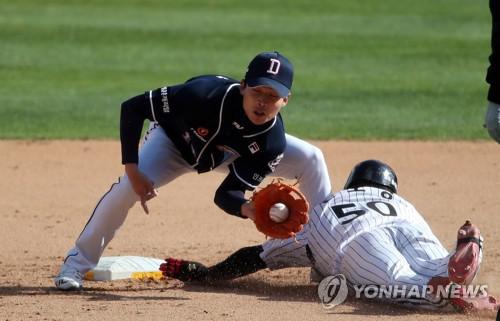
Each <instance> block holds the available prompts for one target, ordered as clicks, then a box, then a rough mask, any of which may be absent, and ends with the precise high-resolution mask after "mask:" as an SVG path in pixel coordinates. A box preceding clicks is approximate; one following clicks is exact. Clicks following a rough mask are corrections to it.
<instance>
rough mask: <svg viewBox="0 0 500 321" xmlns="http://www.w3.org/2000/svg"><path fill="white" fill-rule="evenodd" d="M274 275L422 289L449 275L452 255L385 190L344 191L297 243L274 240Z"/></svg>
mask: <svg viewBox="0 0 500 321" xmlns="http://www.w3.org/2000/svg"><path fill="white" fill-rule="evenodd" d="M263 248H264V251H263V252H262V254H261V258H262V259H263V260H264V262H266V264H267V266H268V267H269V268H271V269H277V268H283V267H289V266H313V267H314V269H315V270H316V271H317V272H319V273H320V274H321V275H323V276H328V275H335V274H339V273H342V274H344V275H345V276H346V277H347V279H348V280H349V281H350V282H352V283H354V284H421V285H425V284H427V282H428V281H429V280H430V279H431V278H432V277H434V276H446V275H447V262H448V252H447V250H446V249H445V248H444V247H443V246H442V245H441V243H440V242H439V240H438V239H437V238H436V236H434V234H433V233H432V231H431V229H430V227H429V226H428V224H427V223H426V222H425V220H424V218H423V217H422V216H421V215H420V213H418V211H417V210H416V209H415V207H414V206H413V205H411V204H410V203H409V202H408V201H406V200H404V199H403V198H402V197H400V196H398V195H397V194H393V193H390V192H388V191H386V190H383V189H379V188H373V187H361V188H357V189H348V190H343V191H340V192H338V193H335V194H333V195H331V196H330V198H329V199H327V200H326V201H325V202H323V203H322V204H320V205H318V206H316V207H315V208H313V210H312V211H311V213H310V219H309V223H308V224H307V225H306V226H305V227H304V230H303V231H301V232H300V233H298V234H297V237H296V240H294V239H288V240H283V241H282V240H270V241H268V242H266V243H264V245H263Z"/></svg>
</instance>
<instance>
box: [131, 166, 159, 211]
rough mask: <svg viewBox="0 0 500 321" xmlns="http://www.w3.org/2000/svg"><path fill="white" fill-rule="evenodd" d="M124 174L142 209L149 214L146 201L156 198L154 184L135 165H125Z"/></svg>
mask: <svg viewBox="0 0 500 321" xmlns="http://www.w3.org/2000/svg"><path fill="white" fill-rule="evenodd" d="M125 172H126V173H127V176H128V178H129V180H130V184H131V185H132V188H133V189H134V192H135V193H136V194H137V195H139V198H140V200H141V206H142V209H143V210H144V212H145V213H146V214H149V209H148V206H147V204H146V202H147V201H149V200H150V199H152V198H154V197H156V195H158V192H157V191H156V190H155V188H154V183H153V181H151V180H150V179H149V178H148V177H147V176H146V175H144V174H143V173H142V172H141V171H139V169H138V168H137V164H125Z"/></svg>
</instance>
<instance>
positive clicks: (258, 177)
mask: <svg viewBox="0 0 500 321" xmlns="http://www.w3.org/2000/svg"><path fill="white" fill-rule="evenodd" d="M252 179H253V180H254V181H257V182H259V183H260V182H262V181H263V180H264V177H262V176H261V175H259V174H257V173H254V174H253V176H252Z"/></svg>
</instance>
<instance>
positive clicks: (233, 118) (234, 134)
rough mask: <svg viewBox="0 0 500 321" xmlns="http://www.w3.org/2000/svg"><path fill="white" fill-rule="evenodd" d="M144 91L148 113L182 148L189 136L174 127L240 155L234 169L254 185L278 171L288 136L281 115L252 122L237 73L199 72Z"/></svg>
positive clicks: (242, 180) (249, 184) (210, 145)
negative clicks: (255, 122)
mask: <svg viewBox="0 0 500 321" xmlns="http://www.w3.org/2000/svg"><path fill="white" fill-rule="evenodd" d="M146 96H147V99H148V100H149V103H150V107H151V110H150V115H148V116H150V117H148V118H150V119H152V120H154V121H157V122H158V123H159V124H160V126H162V128H163V129H164V130H165V132H166V133H167V135H168V136H169V138H170V139H171V140H172V141H173V142H174V144H176V146H177V147H178V148H179V149H181V153H182V148H183V147H184V146H185V142H184V140H183V138H182V137H181V136H180V134H179V132H181V131H180V130H179V128H176V127H178V126H182V127H186V128H192V129H194V130H195V131H196V133H197V134H198V135H199V136H200V137H202V138H203V140H204V141H206V143H205V144H206V146H205V149H204V151H205V152H208V151H210V150H211V149H213V148H216V146H222V147H224V148H225V149H226V150H228V151H230V152H232V153H233V154H236V155H237V156H239V157H238V158H237V159H236V160H235V161H234V162H233V163H232V164H231V165H230V172H231V174H232V175H234V176H235V177H237V178H238V179H239V180H240V181H241V182H242V183H244V184H245V185H246V186H247V187H248V189H250V190H251V189H253V188H255V187H256V186H257V185H259V183H260V182H261V181H262V180H263V178H264V177H265V176H266V175H268V174H269V173H271V172H273V171H274V168H275V166H277V165H278V163H279V161H280V159H281V158H282V156H283V152H284V150H285V147H286V140H285V130H284V124H283V121H282V119H281V115H279V114H278V115H277V116H276V117H275V118H274V119H272V120H271V121H269V122H267V123H265V124H262V125H254V124H253V123H251V122H250V120H249V119H248V118H247V116H246V115H245V112H244V110H243V97H242V95H241V93H240V85H239V82H238V81H236V80H234V79H231V78H228V77H224V76H212V75H207V76H199V77H195V78H192V79H190V80H188V81H187V82H185V83H184V84H180V85H175V86H169V87H162V88H158V89H155V90H151V91H148V92H146ZM174 125H175V126H174ZM200 156H202V155H200Z"/></svg>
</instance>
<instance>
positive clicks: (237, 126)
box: [233, 121, 245, 129]
mask: <svg viewBox="0 0 500 321" xmlns="http://www.w3.org/2000/svg"><path fill="white" fill-rule="evenodd" d="M233 126H234V127H236V129H245V127H243V126H241V125H240V124H238V123H237V122H235V121H233Z"/></svg>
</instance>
